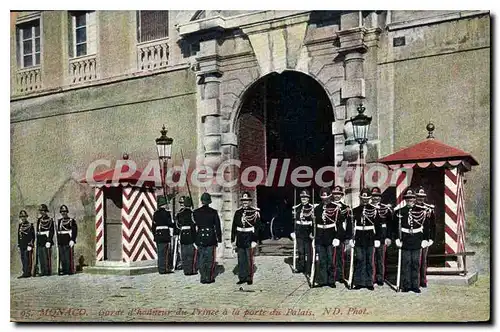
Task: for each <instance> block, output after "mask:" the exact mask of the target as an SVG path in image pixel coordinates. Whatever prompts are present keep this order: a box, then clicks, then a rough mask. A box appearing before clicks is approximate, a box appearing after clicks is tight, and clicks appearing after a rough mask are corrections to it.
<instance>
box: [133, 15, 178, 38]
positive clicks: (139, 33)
mask: <svg viewBox="0 0 500 332" xmlns="http://www.w3.org/2000/svg"><path fill="white" fill-rule="evenodd" d="M145 11H146V10H137V11H136V41H137V44H146V43H154V42H155V41H159V40H165V39H168V38H169V37H170V33H169V28H170V11H168V10H147V11H148V12H162V13H164V14H166V18H167V20H166V22H164V23H165V35H162V36H157V37H156V38H153V39H147V40H145V39H143V38H142V22H141V12H145ZM157 23H158V22H157Z"/></svg>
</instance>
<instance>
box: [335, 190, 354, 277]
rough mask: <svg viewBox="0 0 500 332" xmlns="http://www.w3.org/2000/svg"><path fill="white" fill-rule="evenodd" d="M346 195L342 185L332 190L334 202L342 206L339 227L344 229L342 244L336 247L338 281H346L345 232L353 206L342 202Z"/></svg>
mask: <svg viewBox="0 0 500 332" xmlns="http://www.w3.org/2000/svg"><path fill="white" fill-rule="evenodd" d="M343 196H344V188H342V186H335V187H334V188H333V190H332V197H333V202H334V203H336V204H338V205H339V206H340V220H339V222H338V226H339V229H341V230H342V232H341V233H342V238H339V240H340V245H339V246H338V247H337V248H335V250H336V254H335V257H336V258H337V262H336V271H337V272H336V281H338V282H342V283H344V280H345V279H344V278H345V273H344V264H345V251H346V247H347V243H348V240H347V239H346V236H345V233H346V229H347V223H348V222H350V219H351V213H352V211H351V207H350V206H349V205H347V204H345V203H344V202H342V200H341V199H342V197H343Z"/></svg>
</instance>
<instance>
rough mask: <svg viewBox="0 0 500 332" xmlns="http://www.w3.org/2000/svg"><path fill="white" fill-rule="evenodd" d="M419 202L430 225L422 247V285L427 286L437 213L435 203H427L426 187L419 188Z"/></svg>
mask: <svg viewBox="0 0 500 332" xmlns="http://www.w3.org/2000/svg"><path fill="white" fill-rule="evenodd" d="M416 196H417V202H416V207H422V208H424V209H426V214H425V215H426V218H425V225H427V227H428V233H427V234H428V236H427V239H426V240H427V243H426V244H425V243H424V245H426V247H425V248H423V249H422V261H421V264H420V287H424V288H425V287H427V254H428V253H429V247H430V246H432V244H433V243H434V238H435V236H436V213H435V212H434V205H432V204H427V203H426V202H425V198H426V197H427V194H426V193H425V189H424V187H422V186H421V187H419V188H418V189H417V193H416Z"/></svg>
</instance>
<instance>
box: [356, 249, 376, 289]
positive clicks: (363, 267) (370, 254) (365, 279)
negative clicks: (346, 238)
mask: <svg viewBox="0 0 500 332" xmlns="http://www.w3.org/2000/svg"><path fill="white" fill-rule="evenodd" d="M373 249H374V248H373V247H372V246H369V247H354V259H355V266H354V285H356V286H360V287H372V286H373V273H374V267H373V265H374V253H375V252H374V250H373Z"/></svg>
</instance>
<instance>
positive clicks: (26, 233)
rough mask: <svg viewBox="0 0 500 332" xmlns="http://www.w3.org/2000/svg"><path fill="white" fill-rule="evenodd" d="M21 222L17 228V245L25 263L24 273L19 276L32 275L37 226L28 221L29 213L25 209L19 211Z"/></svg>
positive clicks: (26, 276) (27, 276) (22, 261)
mask: <svg viewBox="0 0 500 332" xmlns="http://www.w3.org/2000/svg"><path fill="white" fill-rule="evenodd" d="M19 218H20V219H21V222H20V223H19V227H18V229H17V246H18V248H19V250H20V252H21V263H22V265H23V274H22V275H21V276H20V277H18V278H29V277H31V268H32V265H33V246H34V244H35V228H34V227H33V223H30V222H29V221H28V213H27V212H26V211H25V210H21V212H19Z"/></svg>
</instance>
